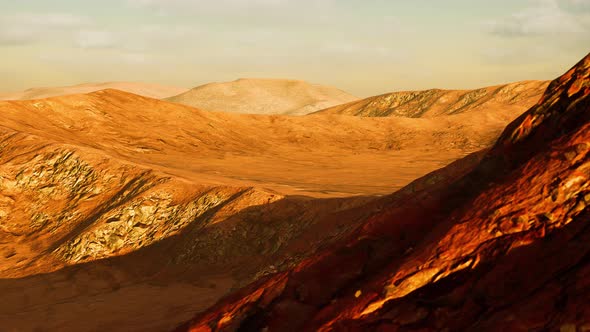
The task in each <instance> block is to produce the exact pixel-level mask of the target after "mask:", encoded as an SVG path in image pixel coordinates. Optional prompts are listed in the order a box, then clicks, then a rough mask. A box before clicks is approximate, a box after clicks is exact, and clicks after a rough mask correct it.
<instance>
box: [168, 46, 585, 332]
mask: <svg viewBox="0 0 590 332" xmlns="http://www.w3.org/2000/svg"><path fill="white" fill-rule="evenodd" d="M589 153H590V55H588V56H586V57H585V58H584V59H583V60H582V61H580V62H579V63H578V64H577V65H576V66H575V67H574V68H572V69H571V70H570V71H568V72H567V73H566V74H564V75H563V76H561V77H560V78H558V79H556V80H555V81H553V82H552V83H551V84H550V85H549V87H548V89H547V91H546V92H545V94H544V96H543V98H542V99H541V100H540V101H539V102H538V103H537V104H536V105H535V106H533V107H532V108H531V109H530V110H529V111H528V112H526V113H525V114H524V115H522V116H521V117H519V118H518V119H517V120H516V121H514V122H513V123H512V124H510V125H509V126H508V127H507V128H506V130H505V131H504V133H503V134H502V136H501V137H500V139H499V141H498V142H497V143H496V145H495V146H494V147H493V148H492V149H491V150H490V151H489V152H488V153H487V154H486V156H485V157H484V159H483V160H482V161H481V163H480V164H479V165H478V166H477V167H475V168H474V169H473V170H472V171H471V172H469V173H468V174H467V175H465V176H463V177H462V178H459V179H456V180H453V181H451V183H450V184H449V185H447V186H443V187H441V186H435V187H432V188H428V187H427V188H425V189H424V190H422V191H419V192H416V193H414V194H409V196H408V197H409V198H408V199H407V200H406V201H405V203H406V204H403V203H402V202H399V201H397V202H396V204H395V205H391V206H389V207H388V208H386V209H385V210H384V211H382V212H380V213H378V214H376V215H374V216H373V217H371V218H369V219H368V220H367V221H366V222H365V223H364V225H363V226H362V227H361V228H359V230H358V231H356V232H354V233H353V234H352V235H351V236H350V237H349V238H348V239H346V240H343V241H341V242H340V243H338V244H337V245H334V246H332V247H331V248H330V249H328V250H326V251H324V252H322V253H320V254H318V255H317V256H315V257H313V258H310V259H308V260H306V261H304V262H302V263H301V264H300V265H298V266H297V267H295V268H293V269H292V270H290V271H287V272H283V273H280V274H276V275H273V276H271V277H269V278H267V279H264V280H260V281H259V282H258V283H256V284H253V285H251V286H249V287H248V288H246V289H243V290H242V291H240V292H238V293H236V294H234V295H233V296H232V297H230V298H227V299H226V300H225V301H222V302H220V303H219V304H218V305H216V306H215V307H214V308H212V309H210V310H209V311H208V312H206V313H203V314H201V315H198V316H197V317H196V318H195V319H194V320H193V321H191V322H190V323H187V324H186V325H184V326H182V327H180V328H179V330H187V329H191V330H199V331H225V330H238V329H241V330H260V329H267V330H269V331H283V330H309V331H316V330H319V331H328V330H341V331H361V330H376V331H412V330H416V331H417V330H420V331H439V330H442V329H445V328H446V329H448V330H486V331H496V330H499V329H500V330H501V329H504V330H514V331H517V330H522V331H525V330H531V329H543V330H557V329H560V328H561V329H563V328H567V329H576V326H579V327H580V328H582V327H584V328H586V327H587V326H588V324H589V323H590V312H589V311H588V310H587V306H586V305H585V303H587V301H588V290H589V288H588V272H587V270H588V266H589V265H588V261H589V260H588V253H590V245H589V242H588V241H587V240H586V238H587V237H588V232H589V231H590V229H589V228H588V224H587V223H588V221H590V216H589V215H588V209H587V206H588V204H590V189H589V188H590V157H589ZM400 203H402V204H400ZM572 326H573V327H572Z"/></svg>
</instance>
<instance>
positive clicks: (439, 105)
mask: <svg viewBox="0 0 590 332" xmlns="http://www.w3.org/2000/svg"><path fill="white" fill-rule="evenodd" d="M548 84H549V82H547V81H523V82H516V83H510V84H504V85H497V86H490V87H486V88H481V89H476V90H441V89H431V90H424V91H401V92H393V93H388V94H384V95H379V96H375V97H370V98H366V99H362V100H358V101H354V102H350V103H347V104H343V105H337V106H334V107H331V108H327V109H325V110H320V111H318V113H322V114H345V115H354V116H368V117H383V116H398V117H409V118H429V117H438V116H441V115H450V114H458V113H465V112H485V111H488V110H497V109H505V110H512V111H513V112H514V113H515V114H521V113H522V112H524V111H526V110H527V109H529V107H531V106H533V105H534V104H535V103H536V102H537V101H538V100H539V98H540V97H541V95H542V94H543V91H545V88H547V85H548Z"/></svg>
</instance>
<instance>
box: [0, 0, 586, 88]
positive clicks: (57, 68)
mask: <svg viewBox="0 0 590 332" xmlns="http://www.w3.org/2000/svg"><path fill="white" fill-rule="evenodd" d="M588 52H590V0H494V1H488V0H444V1H442V0H213V1H209V0H207V1H206V0H101V1H95V0H93V1H91V0H52V1H47V0H19V1H15V0H0V92H13V91H19V90H23V89H27V88H32V87H43V86H62V85H73V84H80V83H89V82H110V81H138V82H149V83H158V84H164V85H172V86H180V87H187V88H190V87H195V86H198V85H201V84H205V83H209V82H223V81H231V80H235V79H237V78H289V79H301V80H306V81H309V82H312V83H318V84H324V85H330V86H335V87H338V88H341V89H343V90H346V91H348V92H350V93H352V94H354V95H356V96H359V97H366V96H371V95H376V94H380V93H385V92H391V91H399V90H420V89H429V88H447V89H468V88H477V87H483V86H489V85H495V84H501V83H507V82H513V81H520V80H531V79H542V80H545V79H553V78H555V77H557V76H559V75H560V74H561V73H563V72H565V71H566V70H567V69H569V68H570V67H571V66H573V65H574V64H575V63H576V62H577V61H578V60H580V59H581V58H582V57H583V56H585V55H586V54H588Z"/></svg>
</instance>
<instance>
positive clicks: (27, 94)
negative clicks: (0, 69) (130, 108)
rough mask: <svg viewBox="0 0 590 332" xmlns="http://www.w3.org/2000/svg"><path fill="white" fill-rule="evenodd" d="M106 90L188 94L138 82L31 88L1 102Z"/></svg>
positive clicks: (149, 94)
mask: <svg viewBox="0 0 590 332" xmlns="http://www.w3.org/2000/svg"><path fill="white" fill-rule="evenodd" d="M104 89H117V90H121V91H126V92H129V93H134V94H137V95H141V96H145V97H150V98H157V99H162V98H167V97H170V96H175V95H178V94H181V93H184V92H186V91H187V90H188V89H185V88H178V87H172V86H163V85H158V84H149V83H137V82H107V83H87V84H79V85H72V86H63V87H46V88H31V89H27V90H25V91H21V92H14V93H0V100H30V99H42V98H49V97H57V96H64V95H72V94H80V93H90V92H94V91H99V90H104Z"/></svg>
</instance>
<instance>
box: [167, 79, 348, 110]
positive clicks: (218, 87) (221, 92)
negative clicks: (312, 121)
mask: <svg viewBox="0 0 590 332" xmlns="http://www.w3.org/2000/svg"><path fill="white" fill-rule="evenodd" d="M167 100H168V101H171V102H175V103H179V104H185V105H189V106H194V107H197V108H201V109H204V110H209V111H221V112H229V113H248V114H288V115H303V114H308V113H312V112H315V111H318V110H321V109H324V108H327V107H331V106H334V105H339V104H343V103H348V102H351V101H355V100H358V98H356V97H354V96H352V95H350V94H348V93H346V92H344V91H342V90H339V89H336V88H333V87H329V86H323V85H318V84H311V83H307V82H304V81H298V80H284V79H238V80H236V81H232V82H224V83H210V84H205V85H202V86H199V87H196V88H194V89H191V90H189V91H187V92H185V93H182V94H180V95H178V96H174V97H171V98H168V99H167Z"/></svg>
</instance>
